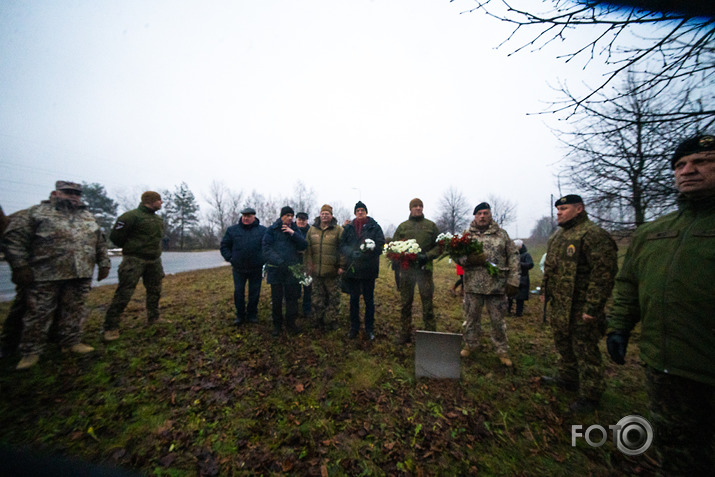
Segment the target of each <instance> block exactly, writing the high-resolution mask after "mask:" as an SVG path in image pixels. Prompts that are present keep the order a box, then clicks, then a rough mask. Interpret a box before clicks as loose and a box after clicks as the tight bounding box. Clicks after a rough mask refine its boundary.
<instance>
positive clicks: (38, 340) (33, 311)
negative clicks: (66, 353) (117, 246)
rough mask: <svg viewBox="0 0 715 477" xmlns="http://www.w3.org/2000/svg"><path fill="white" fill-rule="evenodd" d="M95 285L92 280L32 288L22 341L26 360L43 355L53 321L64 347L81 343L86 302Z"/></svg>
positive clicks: (37, 283)
mask: <svg viewBox="0 0 715 477" xmlns="http://www.w3.org/2000/svg"><path fill="white" fill-rule="evenodd" d="M91 284H92V279H91V278H77V279H74V280H55V281H49V282H34V283H32V284H31V285H29V286H28V288H27V299H26V300H25V306H26V312H25V316H24V318H23V320H22V338H21V339H20V353H22V355H23V356H27V355H28V354H39V353H42V351H43V350H44V348H45V343H46V342H47V335H48V332H49V330H50V326H51V325H52V321H53V320H52V319H53V318H54V320H55V326H56V330H57V336H58V341H59V344H60V345H61V346H63V347H68V346H72V345H75V344H77V343H79V341H80V335H81V333H82V325H83V324H84V321H85V319H86V318H87V308H86V307H85V301H86V300H87V294H88V293H89V289H90V287H91Z"/></svg>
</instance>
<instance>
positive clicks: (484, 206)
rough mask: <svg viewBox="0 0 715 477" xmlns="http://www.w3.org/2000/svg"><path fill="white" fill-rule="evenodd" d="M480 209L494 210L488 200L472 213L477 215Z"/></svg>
mask: <svg viewBox="0 0 715 477" xmlns="http://www.w3.org/2000/svg"><path fill="white" fill-rule="evenodd" d="M480 210H492V206H491V205H489V204H488V203H486V202H482V203H481V204H479V205H477V206H476V207H475V208H474V212H473V213H472V215H477V212H479V211H480Z"/></svg>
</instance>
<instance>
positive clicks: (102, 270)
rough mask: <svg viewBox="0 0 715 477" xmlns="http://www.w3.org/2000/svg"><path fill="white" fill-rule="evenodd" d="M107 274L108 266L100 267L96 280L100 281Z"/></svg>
mask: <svg viewBox="0 0 715 477" xmlns="http://www.w3.org/2000/svg"><path fill="white" fill-rule="evenodd" d="M108 276H109V267H100V269H99V270H98V271H97V281H98V282H101V281H102V280H104V279H105V278H107V277H108Z"/></svg>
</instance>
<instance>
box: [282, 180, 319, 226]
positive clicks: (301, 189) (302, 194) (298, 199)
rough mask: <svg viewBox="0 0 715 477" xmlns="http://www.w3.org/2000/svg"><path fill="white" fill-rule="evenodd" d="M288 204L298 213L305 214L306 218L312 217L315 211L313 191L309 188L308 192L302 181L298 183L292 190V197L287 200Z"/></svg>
mask: <svg viewBox="0 0 715 477" xmlns="http://www.w3.org/2000/svg"><path fill="white" fill-rule="evenodd" d="M288 203H289V204H290V205H291V206H292V207H293V208H294V209H295V212H296V214H297V213H298V212H305V213H306V214H308V217H313V213H314V212H315V211H316V209H317V206H316V205H315V191H314V190H313V188H312V187H311V188H310V190H309V189H308V188H307V187H306V186H305V184H303V181H298V182H297V183H296V185H295V188H294V189H293V197H292V198H290V199H288Z"/></svg>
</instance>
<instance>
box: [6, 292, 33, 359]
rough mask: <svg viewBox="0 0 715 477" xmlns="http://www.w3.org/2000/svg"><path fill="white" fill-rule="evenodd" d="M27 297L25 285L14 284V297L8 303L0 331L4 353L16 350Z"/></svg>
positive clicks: (20, 335) (20, 334)
mask: <svg viewBox="0 0 715 477" xmlns="http://www.w3.org/2000/svg"><path fill="white" fill-rule="evenodd" d="M26 299H27V287H26V286H20V285H17V286H15V298H14V299H13V300H12V305H10V311H9V312H8V313H7V317H6V318H5V322H4V323H3V325H2V333H0V347H2V352H3V354H4V355H6V354H12V353H14V352H15V351H17V347H18V346H19V345H20V338H21V337H22V318H23V316H25V300H26Z"/></svg>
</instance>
